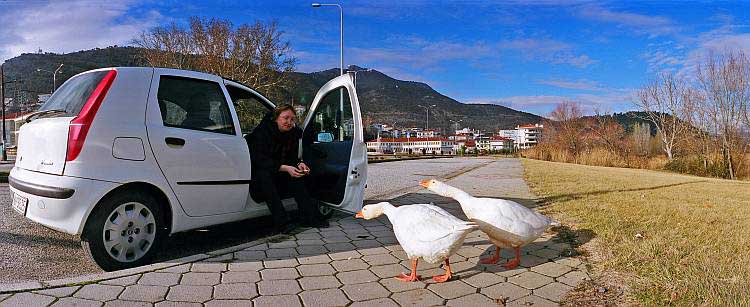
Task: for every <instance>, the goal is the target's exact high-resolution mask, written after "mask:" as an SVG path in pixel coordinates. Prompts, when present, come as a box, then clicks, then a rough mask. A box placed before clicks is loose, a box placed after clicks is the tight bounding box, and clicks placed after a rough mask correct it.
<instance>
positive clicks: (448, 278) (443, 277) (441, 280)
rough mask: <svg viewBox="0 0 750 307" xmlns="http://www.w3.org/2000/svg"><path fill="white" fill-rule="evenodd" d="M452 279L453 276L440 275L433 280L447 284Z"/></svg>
mask: <svg viewBox="0 0 750 307" xmlns="http://www.w3.org/2000/svg"><path fill="white" fill-rule="evenodd" d="M451 277H452V276H451V274H445V275H438V276H433V277H432V280H434V281H435V282H437V283H440V282H446V281H448V280H450V279H451Z"/></svg>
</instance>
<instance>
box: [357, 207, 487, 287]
mask: <svg viewBox="0 0 750 307" xmlns="http://www.w3.org/2000/svg"><path fill="white" fill-rule="evenodd" d="M383 214H385V215H386V216H387V217H388V220H390V221H391V224H393V232H394V233H395V234H396V239H397V240H398V243H399V244H401V247H402V248H403V249H404V252H406V255H407V256H408V257H409V259H410V260H411V274H409V275H406V274H403V273H402V274H401V275H400V276H396V278H397V279H399V280H402V281H417V280H419V276H418V275H417V260H418V259H419V258H422V259H424V260H425V261H427V262H429V263H437V262H440V261H445V275H441V276H434V277H433V278H432V279H434V280H435V281H436V282H444V281H447V280H449V279H450V278H451V267H450V264H449V262H448V257H450V255H452V254H453V253H454V252H456V250H457V249H458V248H459V247H461V245H462V244H463V241H464V239H465V238H466V235H468V234H469V233H470V232H472V231H474V230H476V229H478V228H479V225H477V224H475V223H472V222H466V221H462V220H460V219H458V218H456V217H455V216H453V215H451V214H450V213H448V212H446V211H445V210H443V209H442V208H440V207H438V206H435V205H431V204H414V205H406V206H399V207H395V206H393V205H391V204H390V203H388V202H380V203H377V204H372V205H367V206H364V207H363V208H362V211H360V212H358V213H357V215H355V217H358V218H364V219H366V220H369V219H373V218H376V217H378V216H381V215H383Z"/></svg>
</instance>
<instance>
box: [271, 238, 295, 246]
mask: <svg viewBox="0 0 750 307" xmlns="http://www.w3.org/2000/svg"><path fill="white" fill-rule="evenodd" d="M288 247H297V242H296V241H295V240H286V241H281V242H273V243H268V248H288Z"/></svg>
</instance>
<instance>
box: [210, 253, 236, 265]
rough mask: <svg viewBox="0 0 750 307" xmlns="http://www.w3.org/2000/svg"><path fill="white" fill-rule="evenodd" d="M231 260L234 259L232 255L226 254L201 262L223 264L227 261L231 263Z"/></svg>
mask: <svg viewBox="0 0 750 307" xmlns="http://www.w3.org/2000/svg"><path fill="white" fill-rule="evenodd" d="M232 259H234V253H227V254H223V255H220V256H218V257H213V258H208V259H206V260H203V261H205V262H224V263H226V262H228V261H231V260H232Z"/></svg>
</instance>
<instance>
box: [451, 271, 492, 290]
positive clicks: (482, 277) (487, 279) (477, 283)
mask: <svg viewBox="0 0 750 307" xmlns="http://www.w3.org/2000/svg"><path fill="white" fill-rule="evenodd" d="M451 267H453V266H451ZM461 280H462V281H463V282H465V283H467V284H469V285H472V286H474V287H476V288H484V287H489V286H492V285H494V284H498V283H501V282H505V277H502V276H498V275H496V274H492V273H487V272H481V273H478V274H476V275H473V276H471V277H469V278H466V279H461Z"/></svg>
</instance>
